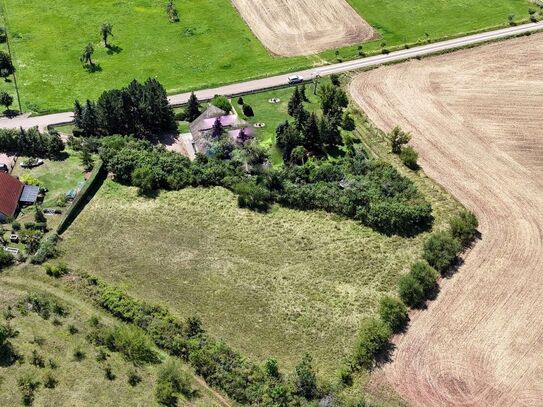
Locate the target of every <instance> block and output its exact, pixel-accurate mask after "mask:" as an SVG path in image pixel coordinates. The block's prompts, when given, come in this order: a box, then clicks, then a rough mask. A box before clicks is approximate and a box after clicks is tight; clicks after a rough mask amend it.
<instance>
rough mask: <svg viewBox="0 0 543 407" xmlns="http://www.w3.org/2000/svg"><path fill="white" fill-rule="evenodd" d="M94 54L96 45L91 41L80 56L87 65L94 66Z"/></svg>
mask: <svg viewBox="0 0 543 407" xmlns="http://www.w3.org/2000/svg"><path fill="white" fill-rule="evenodd" d="M93 54H94V46H93V45H92V44H91V43H90V42H89V43H88V44H87V45H86V46H85V49H83V53H82V54H81V56H80V57H79V60H80V61H81V62H83V64H85V65H90V66H94V61H93V60H92V55H93Z"/></svg>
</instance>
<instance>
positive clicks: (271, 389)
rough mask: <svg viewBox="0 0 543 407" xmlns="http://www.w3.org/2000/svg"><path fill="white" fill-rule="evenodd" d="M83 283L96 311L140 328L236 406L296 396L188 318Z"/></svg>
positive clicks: (102, 286)
mask: <svg viewBox="0 0 543 407" xmlns="http://www.w3.org/2000/svg"><path fill="white" fill-rule="evenodd" d="M82 277H83V278H84V281H86V283H87V284H86V286H85V292H86V293H88V294H90V295H91V296H92V297H93V298H94V299H95V300H96V302H97V303H98V304H99V305H100V306H102V307H103V308H104V309H105V310H107V311H108V312H110V313H112V314H113V315H115V316H117V317H119V318H121V319H122V320H124V321H126V322H131V323H134V324H136V325H137V326H139V327H140V328H142V329H143V330H144V331H146V332H147V333H148V334H149V336H150V337H151V338H152V339H153V341H154V342H155V343H156V344H157V345H158V346H160V347H162V348H163V349H165V350H167V351H168V352H169V353H171V354H173V355H176V356H181V357H183V358H184V359H185V360H188V361H189V362H190V364H191V365H192V366H193V367H194V369H195V371H196V373H197V374H198V375H200V376H202V377H203V378H204V380H206V382H207V383H208V384H209V385H211V386H215V387H217V388H219V389H221V390H223V391H224V392H225V393H226V394H228V396H229V397H231V398H232V399H233V400H235V401H236V402H238V403H241V404H253V405H256V404H262V402H263V400H270V399H271V400H278V399H281V400H286V399H288V400H290V401H292V402H296V397H298V396H297V395H295V394H293V393H292V391H291V390H289V387H288V386H287V385H286V382H285V381H284V379H283V378H282V377H279V378H278V377H270V376H268V375H267V374H266V373H265V371H264V370H263V368H262V367H259V366H256V365H253V364H251V363H250V362H249V361H247V360H246V359H245V358H243V357H242V356H241V355H240V354H239V353H237V352H235V351H233V350H232V349H230V348H229V347H228V346H227V345H226V344H225V343H224V342H222V341H217V340H215V339H213V338H212V337H210V336H209V335H207V334H206V333H205V332H204V331H203V329H202V328H201V324H200V322H199V320H198V319H195V318H190V319H188V320H187V321H186V322H181V321H179V320H177V319H176V318H175V317H173V316H172V315H171V314H170V313H169V312H168V311H167V310H165V309H164V308H162V307H158V306H150V305H148V304H145V303H143V302H140V301H137V300H135V299H133V298H132V297H130V296H128V295H126V294H125V293H124V292H123V291H121V290H119V289H117V288H114V287H110V286H108V285H106V284H105V283H103V282H100V281H98V280H97V279H95V278H93V277H89V276H85V275H83V276H82ZM101 338H102V337H99V338H94V340H95V341H96V339H98V340H100V339H101ZM169 389H171V388H169V386H168V385H165V388H164V389H162V390H160V391H161V394H166V395H168V394H171V393H170V392H168V390H169ZM157 391H158V390H157ZM162 392H164V393H162ZM166 399H167V397H166ZM298 402H299V400H298ZM283 404H284V403H283Z"/></svg>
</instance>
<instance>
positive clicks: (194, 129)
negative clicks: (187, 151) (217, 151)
mask: <svg viewBox="0 0 543 407" xmlns="http://www.w3.org/2000/svg"><path fill="white" fill-rule="evenodd" d="M217 119H219V120H220V121H221V124H222V126H223V128H224V129H225V130H226V132H227V133H228V135H230V137H231V138H232V139H233V140H234V141H237V137H238V135H239V133H240V131H241V129H243V131H244V133H245V134H252V132H253V129H252V127H251V126H249V125H248V124H247V123H246V122H245V121H243V120H241V119H240V118H239V117H238V116H237V115H235V114H226V112H225V111H224V110H222V109H219V108H218V107H216V106H213V105H210V106H209V107H208V108H207V109H206V110H205V111H204V112H203V113H202V114H201V115H200V116H199V117H198V118H197V119H196V120H194V121H193V122H192V123H191V124H190V125H189V129H190V133H191V136H192V140H191V144H192V148H193V149H194V153H200V154H204V155H207V154H208V152H209V148H210V147H211V143H212V142H213V139H212V137H211V134H212V129H213V125H214V124H215V121H216V120H217Z"/></svg>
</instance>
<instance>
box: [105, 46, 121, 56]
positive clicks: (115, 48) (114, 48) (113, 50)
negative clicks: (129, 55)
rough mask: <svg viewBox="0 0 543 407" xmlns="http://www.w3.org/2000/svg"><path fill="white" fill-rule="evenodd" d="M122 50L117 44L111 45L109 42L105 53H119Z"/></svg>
mask: <svg viewBox="0 0 543 407" xmlns="http://www.w3.org/2000/svg"><path fill="white" fill-rule="evenodd" d="M122 51H123V49H122V48H121V47H119V46H118V45H111V44H109V45H108V46H107V51H106V52H107V54H108V55H114V54H120V53H121V52H122Z"/></svg>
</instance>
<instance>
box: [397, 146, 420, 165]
mask: <svg viewBox="0 0 543 407" xmlns="http://www.w3.org/2000/svg"><path fill="white" fill-rule="evenodd" d="M400 159H401V160H402V162H403V163H404V165H405V166H406V167H407V168H409V169H411V170H418V169H419V164H418V163H417V160H418V159H419V154H418V153H417V152H416V151H415V149H414V148H413V147H411V146H407V147H405V148H403V149H402V152H401V153H400Z"/></svg>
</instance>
